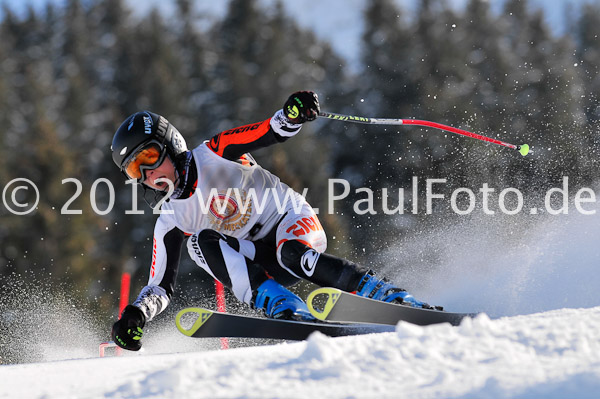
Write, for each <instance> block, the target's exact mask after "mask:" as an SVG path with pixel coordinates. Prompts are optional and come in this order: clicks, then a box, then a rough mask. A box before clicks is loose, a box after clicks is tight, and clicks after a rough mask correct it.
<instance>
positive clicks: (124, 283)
mask: <svg viewBox="0 0 600 399" xmlns="http://www.w3.org/2000/svg"><path fill="white" fill-rule="evenodd" d="M130 287H131V274H129V273H123V274H122V275H121V291H120V294H119V318H120V317H121V314H122V313H123V310H125V308H126V307H127V304H128V303H129V290H130ZM106 348H115V355H116V356H121V355H122V354H123V349H122V348H120V347H118V346H117V345H116V344H115V343H114V342H112V341H107V342H102V343H101V344H100V346H99V347H98V352H99V355H100V357H104V352H105V349H106Z"/></svg>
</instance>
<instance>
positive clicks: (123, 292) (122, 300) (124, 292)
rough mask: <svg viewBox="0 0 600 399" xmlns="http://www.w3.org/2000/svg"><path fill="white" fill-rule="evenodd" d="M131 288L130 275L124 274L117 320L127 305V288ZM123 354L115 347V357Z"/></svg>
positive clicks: (121, 350)
mask: <svg viewBox="0 0 600 399" xmlns="http://www.w3.org/2000/svg"><path fill="white" fill-rule="evenodd" d="M130 286H131V275H130V274H129V273H127V272H124V273H123V274H122V275H121V294H120V295H119V318H121V314H122V313H123V310H125V308H126V307H127V304H128V303H129V287H130ZM122 354H123V349H121V348H120V347H118V346H117V349H116V355H117V356H121V355H122Z"/></svg>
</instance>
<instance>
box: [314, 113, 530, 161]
mask: <svg viewBox="0 0 600 399" xmlns="http://www.w3.org/2000/svg"><path fill="white" fill-rule="evenodd" d="M319 116H320V117H323V118H327V119H331V120H335V121H342V122H352V123H364V124H369V125H415V126H425V127H432V128H435V129H440V130H444V131H446V132H450V133H455V134H460V135H462V136H467V137H471V138H474V139H477V140H481V141H487V142H489V143H493V144H497V145H501V146H503V147H507V148H510V149H513V150H517V151H519V152H520V153H521V155H523V156H525V155H527V154H528V153H529V145H528V144H521V145H515V144H510V143H507V142H505V141H501V140H496V139H493V138H491V137H487V136H482V135H481V134H477V133H473V132H469V131H467V130H463V129H458V128H455V127H452V126H447V125H442V124H441V123H437V122H429V121H423V120H418V119H391V118H367V117H363V116H352V115H342V114H334V113H332V112H320V113H319Z"/></svg>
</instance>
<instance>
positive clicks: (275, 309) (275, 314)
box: [252, 279, 315, 321]
mask: <svg viewBox="0 0 600 399" xmlns="http://www.w3.org/2000/svg"><path fill="white" fill-rule="evenodd" d="M252 307H253V308H254V309H262V310H263V311H264V313H265V316H267V317H269V318H271V319H284V320H296V321H314V320H315V318H314V316H313V315H311V314H310V312H309V311H308V307H307V306H306V303H304V301H303V300H302V299H300V297H299V296H298V295H296V294H294V293H292V292H291V291H289V290H288V289H287V288H285V287H283V286H282V285H281V284H279V283H277V282H276V281H275V280H273V279H268V280H267V281H265V282H264V283H262V284H261V285H260V286H259V287H258V288H257V289H256V290H255V291H254V295H253V298H252Z"/></svg>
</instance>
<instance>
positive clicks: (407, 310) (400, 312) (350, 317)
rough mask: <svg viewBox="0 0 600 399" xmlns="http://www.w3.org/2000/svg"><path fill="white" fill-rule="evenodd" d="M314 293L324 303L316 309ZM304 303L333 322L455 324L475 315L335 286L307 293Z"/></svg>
mask: <svg viewBox="0 0 600 399" xmlns="http://www.w3.org/2000/svg"><path fill="white" fill-rule="evenodd" d="M318 295H325V300H324V301H325V305H324V306H322V307H321V308H317V306H316V303H315V299H316V297H317V296H318ZM317 302H318V300H317ZM306 303H307V305H308V309H309V310H310V312H311V313H312V315H313V316H315V317H316V318H317V319H319V320H325V321H335V322H350V323H354V322H360V323H380V324H390V325H395V324H397V323H398V322H399V321H406V322H409V323H413V324H418V325H421V326H425V325H429V324H437V323H450V324H452V325H454V326H456V325H459V324H460V321H461V320H462V319H463V318H465V317H474V316H475V315H476V314H472V313H449V312H444V311H440V310H430V309H420V308H413V307H411V306H405V305H397V304H392V303H386V302H381V301H376V300H373V299H369V298H365V297H361V296H358V295H354V294H350V293H348V292H344V291H341V290H338V289H337V288H319V289H317V290H315V291H313V292H311V293H310V295H309V296H308V299H307V301H306Z"/></svg>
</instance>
